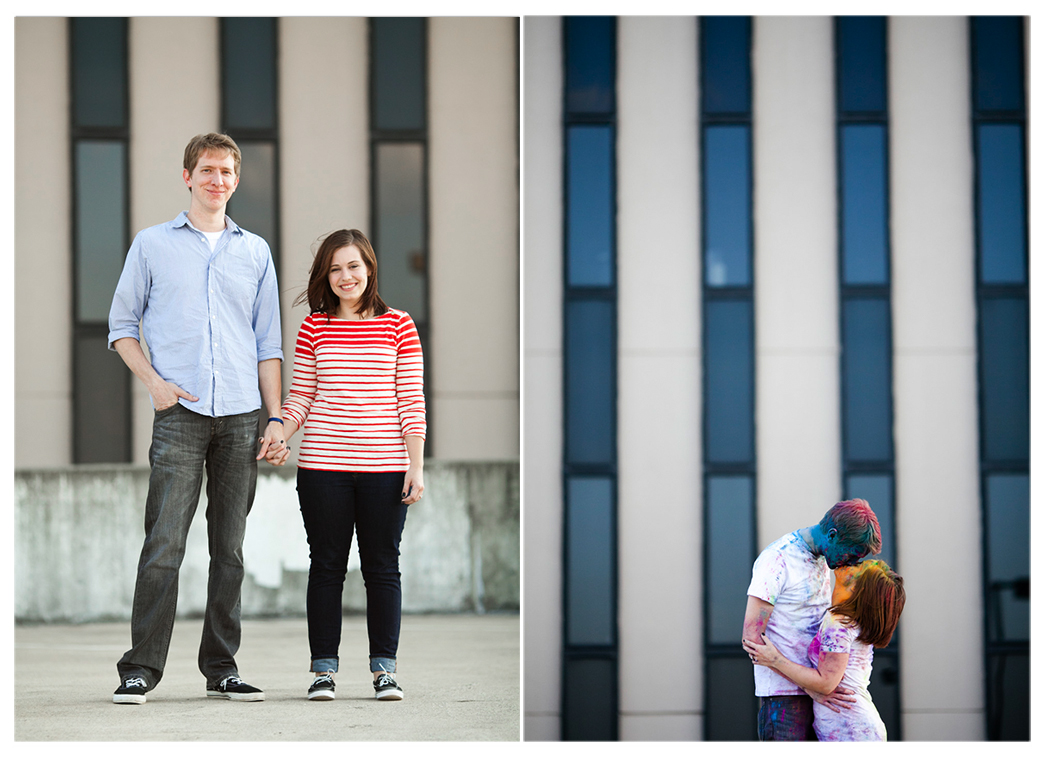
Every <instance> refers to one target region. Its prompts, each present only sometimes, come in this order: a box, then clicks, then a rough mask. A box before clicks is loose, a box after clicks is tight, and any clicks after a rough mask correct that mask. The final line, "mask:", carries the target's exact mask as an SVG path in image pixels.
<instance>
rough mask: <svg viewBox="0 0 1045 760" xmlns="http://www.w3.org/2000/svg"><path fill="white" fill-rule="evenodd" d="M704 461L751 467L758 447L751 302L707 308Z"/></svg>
mask: <svg viewBox="0 0 1045 760" xmlns="http://www.w3.org/2000/svg"><path fill="white" fill-rule="evenodd" d="M704 315H705V321H706V325H705V336H706V337H705V348H704V376H705V382H706V390H705V393H706V398H705V403H704V414H705V423H704V424H705V425H706V426H707V427H706V445H705V449H706V451H705V457H706V459H707V461H708V462H712V463H716V464H727V463H750V462H753V461H754V458H755V446H754V406H755V387H754V375H755V373H754V346H753V341H754V325H753V313H752V306H751V303H750V302H749V301H746V300H742V301H709V302H707V304H706V307H705V312H704Z"/></svg>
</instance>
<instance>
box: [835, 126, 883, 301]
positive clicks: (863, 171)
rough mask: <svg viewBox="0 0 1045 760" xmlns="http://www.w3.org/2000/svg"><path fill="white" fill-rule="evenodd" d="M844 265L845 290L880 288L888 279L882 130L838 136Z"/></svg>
mask: <svg viewBox="0 0 1045 760" xmlns="http://www.w3.org/2000/svg"><path fill="white" fill-rule="evenodd" d="M841 143H842V144H841V157H840V158H841V164H842V165H841V175H842V178H841V184H842V188H841V190H842V218H841V222H842V251H843V256H842V262H843V277H844V282H845V284H847V285H884V284H887V283H888V278H889V249H888V246H889V243H888V236H889V234H888V218H889V209H888V200H887V198H888V188H887V187H886V165H887V161H888V159H887V156H886V146H885V127H884V126H881V125H878V124H861V125H848V126H843V127H842V130H841Z"/></svg>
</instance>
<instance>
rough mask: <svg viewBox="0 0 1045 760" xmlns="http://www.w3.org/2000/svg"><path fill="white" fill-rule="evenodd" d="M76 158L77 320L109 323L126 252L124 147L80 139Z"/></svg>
mask: <svg viewBox="0 0 1045 760" xmlns="http://www.w3.org/2000/svg"><path fill="white" fill-rule="evenodd" d="M75 156H76V306H77V308H76V318H77V320H78V321H79V322H98V323H107V322H108V320H109V309H110V307H111V306H112V298H113V292H114V291H115V290H116V283H117V282H118V281H119V279H120V272H121V271H122V270H123V260H124V257H125V256H126V253H127V233H126V231H127V218H126V215H127V197H126V188H127V148H126V145H125V144H124V143H123V142H119V141H101V140H80V141H78V142H77V143H76V146H75Z"/></svg>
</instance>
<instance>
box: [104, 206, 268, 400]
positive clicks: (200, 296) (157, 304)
mask: <svg viewBox="0 0 1045 760" xmlns="http://www.w3.org/2000/svg"><path fill="white" fill-rule="evenodd" d="M139 324H140V325H141V334H142V336H143V337H144V338H145V343H146V344H147V345H148V348H149V356H150V359H151V361H152V366H153V368H154V369H155V370H156V372H157V373H158V374H159V375H160V377H162V378H163V379H164V380H166V381H168V382H171V383H174V384H175V385H177V386H178V387H180V388H181V389H183V390H185V391H188V392H189V393H191V394H192V395H193V396H197V397H198V398H199V401H189V400H188V399H184V398H182V399H178V402H179V403H180V404H182V405H183V406H184V407H186V408H187V409H191V410H192V411H194V412H197V413H198V414H204V415H207V416H208V417H225V416H227V415H230V414H244V413H246V412H251V411H254V410H256V409H260V408H261V393H260V391H259V389H258V362H262V361H265V360H267V359H280V360H281V361H282V359H283V351H282V349H281V340H282V334H281V332H280V322H279V291H278V289H277V286H276V270H275V267H274V266H273V264H272V254H271V252H270V251H269V246H268V243H266V242H265V241H264V239H262V238H260V237H258V236H257V235H255V234H253V233H251V232H247V231H246V230H244V229H241V228H240V227H238V226H237V225H236V223H235V222H233V221H232V220H231V219H229V218H228V217H227V216H226V217H225V231H224V232H223V233H222V234H221V237H220V238H219V239H218V242H217V244H216V245H215V246H214V252H213V253H212V252H211V250H210V245H209V244H208V243H207V240H206V238H205V237H204V236H203V233H202V232H200V231H199V230H197V229H195V228H194V227H193V226H192V225H191V224H189V217H188V214H187V213H186V212H184V211H183V212H182V213H181V214H179V215H178V218H177V219H175V220H174V221H172V222H167V223H166V224H158V225H156V226H155V227H149V228H148V229H144V230H142V231H141V232H139V233H138V234H137V236H135V238H134V242H133V243H132V244H131V248H130V251H128V253H127V259H126V261H125V262H124V266H123V273H122V274H121V275H120V281H119V283H118V284H117V286H116V295H115V296H113V302H112V309H110V311H109V348H110V349H111V350H115V349H113V343H115V342H116V341H117V340H119V339H120V338H134V339H135V340H138V336H139V333H138V326H139Z"/></svg>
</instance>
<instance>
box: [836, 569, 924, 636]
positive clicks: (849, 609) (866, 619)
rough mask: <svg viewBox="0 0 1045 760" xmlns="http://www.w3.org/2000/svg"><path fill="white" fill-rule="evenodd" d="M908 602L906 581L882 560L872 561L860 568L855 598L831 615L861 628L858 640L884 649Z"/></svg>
mask: <svg viewBox="0 0 1045 760" xmlns="http://www.w3.org/2000/svg"><path fill="white" fill-rule="evenodd" d="M906 602H907V592H906V591H904V587H903V578H901V577H900V576H899V575H897V574H896V573H895V572H893V570H892V569H891V568H890V567H889V565H887V564H886V563H885V562H883V561H882V560H880V559H868V560H864V561H863V562H861V563H860V565H859V567H857V568H856V579H855V580H854V581H853V593H852V595H851V596H850V597H849V598H848V599H846V600H845V601H843V602H841V603H839V604H836V605H834V606H833V607H831V612H833V613H834V614H836V615H840V616H843V617H847V618H849V619H850V620H851V621H852V622H853V623H854V624H856V625H859V626H860V634H859V635H858V636H857V637H856V638H857V640H858V641H862V642H864V643H865V644H870V645H871V646H875V647H879V648H881V647H884V646H885V645H887V644H888V643H889V641H890V640H891V639H892V638H893V632H894V631H895V630H896V624H897V623H899V622H900V613H901V612H903V607H904V604H905V603H906Z"/></svg>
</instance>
